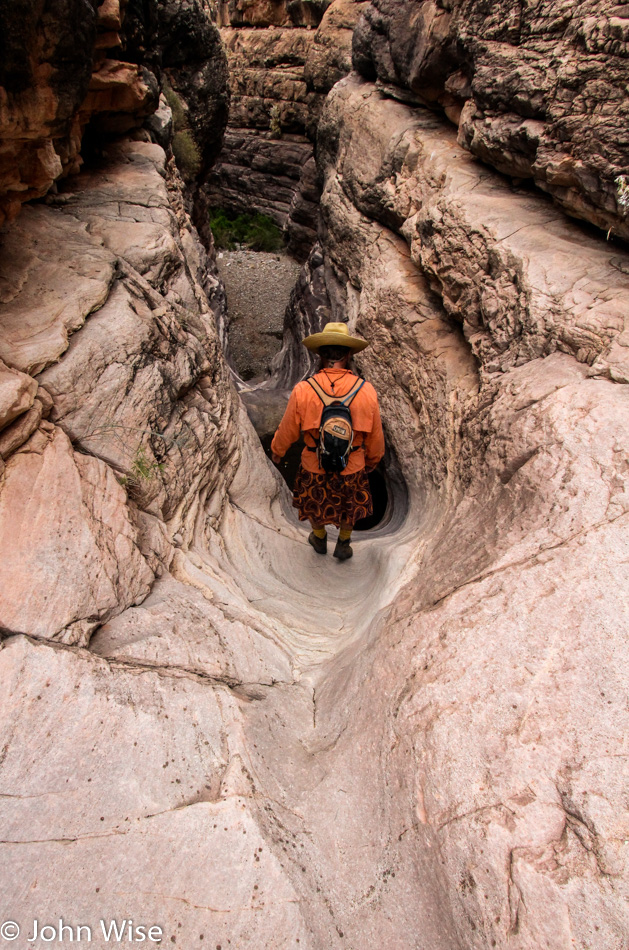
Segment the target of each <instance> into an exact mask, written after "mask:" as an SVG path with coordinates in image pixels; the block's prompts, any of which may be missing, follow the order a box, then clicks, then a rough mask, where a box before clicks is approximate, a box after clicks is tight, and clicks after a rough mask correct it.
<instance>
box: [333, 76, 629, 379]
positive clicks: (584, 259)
mask: <svg viewBox="0 0 629 950" xmlns="http://www.w3.org/2000/svg"><path fill="white" fill-rule="evenodd" d="M336 89H337V90H338V92H336V90H335V93H336V94H335V95H334V96H333V97H332V99H331V101H330V103H329V106H328V107H327V109H326V113H325V115H324V117H323V119H322V126H321V131H320V139H319V141H320V152H319V154H320V156H321V161H322V163H324V165H327V167H328V168H331V167H332V164H331V163H334V165H335V167H336V168H338V170H339V173H340V174H341V175H343V179H342V186H341V185H340V184H339V183H338V181H337V180H336V179H335V178H334V177H332V175H331V174H328V179H329V182H330V189H331V191H330V196H329V198H326V194H325V192H324V196H323V199H322V200H323V207H324V211H325V214H324V216H325V218H326V220H327V222H328V228H329V230H330V238H329V240H330V241H333V240H334V233H335V226H334V223H333V222H334V217H335V215H338V217H339V224H340V225H342V221H343V212H342V210H340V209H341V202H343V201H345V200H346V199H347V198H349V199H350V200H351V201H353V202H354V203H355V206H356V207H358V208H359V210H360V211H361V212H362V213H363V214H365V215H367V216H368V217H372V216H374V215H375V216H377V218H378V220H379V221H380V222H381V223H382V224H383V225H387V226H389V227H394V228H395V230H396V231H398V232H400V233H402V234H403V235H404V236H405V238H406V240H407V241H408V243H409V245H410V249H411V256H412V258H413V260H414V261H415V262H416V263H417V264H418V265H419V267H420V268H421V270H422V271H423V272H424V273H425V274H426V276H427V277H428V279H429V281H430V283H431V287H432V288H433V289H434V290H436V291H437V292H438V293H439V295H440V296H441V297H442V299H443V305H444V307H445V309H446V311H447V313H448V314H449V316H450V317H452V318H453V319H455V320H457V321H460V322H462V325H463V329H464V332H465V336H466V338H467V340H468V341H469V343H470V345H471V347H472V350H473V352H474V354H475V355H476V356H477V357H478V358H479V359H480V360H481V362H482V364H483V365H484V366H485V367H486V368H487V369H488V370H489V371H496V370H499V369H500V368H505V367H506V366H511V365H514V364H515V365H518V363H519V362H523V361H526V360H529V359H532V358H535V357H537V356H542V355H546V354H548V353H550V352H553V351H554V350H556V349H560V350H562V351H564V352H568V353H571V354H573V355H574V356H575V357H576V358H577V359H578V360H579V361H580V362H583V363H587V364H590V365H592V364H595V365H596V372H597V375H600V374H608V375H611V374H612V373H617V372H618V368H617V364H616V363H615V362H614V364H613V366H614V368H612V364H609V365H608V364H607V363H606V354H608V353H610V354H611V352H612V347H616V349H615V353H616V354H617V355H618V354H619V349H618V347H622V349H623V350H624V349H626V347H625V346H624V339H625V336H624V333H625V331H624V316H623V313H624V309H625V305H624V303H623V301H624V300H625V299H626V296H627V293H628V292H629V283H628V282H627V281H626V279H625V278H626V275H624V274H623V273H622V271H620V270H618V268H617V267H616V266H614V265H613V264H612V262H611V256H610V253H609V249H608V247H607V246H606V245H605V244H604V243H602V242H600V241H597V240H596V239H595V238H591V237H586V236H584V235H583V234H582V233H581V232H580V231H579V230H578V229H576V226H575V225H571V224H569V223H568V222H566V221H565V219H564V218H563V216H562V215H561V214H560V213H559V212H557V211H555V210H554V209H552V208H551V207H549V206H547V205H544V204H543V203H541V202H540V200H539V199H537V198H535V197H533V196H531V195H530V194H528V193H526V192H524V193H523V192H516V193H513V191H512V190H511V189H510V188H509V186H508V185H507V184H506V183H504V182H503V181H501V180H499V179H497V178H494V177H493V176H492V177H488V176H487V175H486V174H485V173H483V171H482V168H481V167H480V166H479V165H478V164H477V163H475V162H474V161H473V160H472V159H471V158H470V157H468V156H467V155H466V153H465V152H464V151H463V150H461V149H460V148H458V147H457V145H456V142H455V139H454V135H453V134H452V133H449V132H448V130H447V128H445V127H444V126H443V125H442V124H441V123H440V122H439V121H438V120H437V119H436V118H434V117H432V116H431V115H430V113H423V112H422V113H418V112H415V111H412V110H411V109H409V108H408V107H407V106H405V105H402V104H400V103H393V102H391V101H390V100H387V99H385V98H383V97H382V96H381V95H380V94H379V93H378V92H377V91H376V90H375V89H374V88H373V87H372V86H369V85H366V86H364V85H361V83H360V82H357V81H355V80H343V81H342V82H341V83H340V84H339V85H338V86H337V87H336ZM350 102H351V108H352V109H353V110H354V119H353V121H352V122H345V123H344V124H343V128H342V132H341V135H339V122H338V117H339V115H340V111H338V110H342V111H343V112H345V107H346V105H349V103H350ZM341 103H342V104H343V105H341ZM366 141H368V142H369V147H368V148H366ZM444 189H446V190H447V193H448V197H447V198H446V197H445V192H444ZM459 215H461V218H459ZM340 237H341V238H342V241H341V244H340V245H339V248H338V250H336V251H335V252H334V260H335V262H336V263H337V264H338V265H339V266H340V267H342V268H344V269H345V271H346V272H349V273H352V272H353V269H354V267H358V266H359V265H360V261H359V259H358V257H357V254H356V251H355V250H354V249H353V248H352V246H351V244H348V243H347V242H346V241H345V240H344V239H343V236H342V233H341V234H340ZM464 248H465V250H464ZM341 252H342V254H344V255H345V258H342V257H341ZM616 358H618V357H616ZM621 373H622V371H621ZM618 378H622V377H621V376H619V377H618Z"/></svg>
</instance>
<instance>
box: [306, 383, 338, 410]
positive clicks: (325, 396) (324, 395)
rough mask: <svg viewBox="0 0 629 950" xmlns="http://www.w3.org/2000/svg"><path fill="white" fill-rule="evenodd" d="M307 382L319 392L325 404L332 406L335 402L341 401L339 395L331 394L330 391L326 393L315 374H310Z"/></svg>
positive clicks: (318, 394)
mask: <svg viewBox="0 0 629 950" xmlns="http://www.w3.org/2000/svg"><path fill="white" fill-rule="evenodd" d="M306 382H307V383H308V385H309V386H310V387H311V388H312V389H313V391H314V392H315V393H316V394H317V396H318V397H319V399H320V400H321V402H322V403H323V405H324V406H330V405H332V403H333V402H339V398H338V396H331V395H330V393H326V391H325V389H323V387H322V386H320V385H319V383H318V382H317V381H316V379H315V378H314V377H313V376H310V377H309V378H308V379H307V380H306Z"/></svg>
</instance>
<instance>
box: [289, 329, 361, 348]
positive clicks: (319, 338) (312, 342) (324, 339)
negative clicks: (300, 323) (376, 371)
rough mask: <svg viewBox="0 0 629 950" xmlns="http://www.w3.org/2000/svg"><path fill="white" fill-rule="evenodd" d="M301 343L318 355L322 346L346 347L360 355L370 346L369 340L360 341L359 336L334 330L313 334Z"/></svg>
mask: <svg viewBox="0 0 629 950" xmlns="http://www.w3.org/2000/svg"><path fill="white" fill-rule="evenodd" d="M301 342H302V343H303V344H304V346H305V347H306V348H307V349H309V350H310V352H311V353H318V352H319V350H320V349H321V347H322V346H346V347H347V349H348V350H351V351H352V352H353V353H358V352H359V351H360V350H364V349H365V347H366V346H369V343H368V342H367V340H359V339H358V337H357V336H349V335H348V334H346V333H335V331H334V330H322V331H321V333H313V334H312V335H311V336H307V337H305V339H303V340H302V341H301Z"/></svg>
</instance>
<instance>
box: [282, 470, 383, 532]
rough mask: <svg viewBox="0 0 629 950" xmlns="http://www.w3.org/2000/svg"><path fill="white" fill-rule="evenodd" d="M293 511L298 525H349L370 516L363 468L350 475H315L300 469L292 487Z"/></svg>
mask: <svg viewBox="0 0 629 950" xmlns="http://www.w3.org/2000/svg"><path fill="white" fill-rule="evenodd" d="M293 507H294V508H298V509H299V520H300V521H312V522H314V524H334V525H336V526H337V528H338V527H340V525H341V522H342V523H343V524H349V525H352V527H353V526H354V525H355V524H356V522H357V521H360V519H361V518H368V517H369V516H370V515H371V514H373V503H372V500H371V491H370V490H369V479H368V477H367V473H366V471H365V469H364V468H361V469H360V471H358V472H354V473H353V474H352V475H342V474H340V473H339V472H330V473H327V474H325V475H318V474H317V473H316V472H307V471H306V470H305V469H304V468H302V466H300V467H299V470H298V472H297V475H296V477H295V485H294V487H293Z"/></svg>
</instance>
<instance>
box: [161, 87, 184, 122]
mask: <svg viewBox="0 0 629 950" xmlns="http://www.w3.org/2000/svg"><path fill="white" fill-rule="evenodd" d="M162 89H163V92H164V98H165V99H166V102H167V103H168V105H169V106H170V111H171V112H172V114H173V128H174V130H175V132H184V131H185V130H186V129H187V128H188V116H187V115H186V110H185V109H184V106H183V103H182V101H181V99H180V98H179V96H178V95H177V93H176V92H175V90H174V89H173V88H172V86H171V85H170V84H169V82H168V80H167V79H166V78H165V77H164V83H163V87H162Z"/></svg>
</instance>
